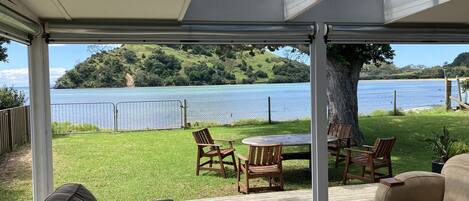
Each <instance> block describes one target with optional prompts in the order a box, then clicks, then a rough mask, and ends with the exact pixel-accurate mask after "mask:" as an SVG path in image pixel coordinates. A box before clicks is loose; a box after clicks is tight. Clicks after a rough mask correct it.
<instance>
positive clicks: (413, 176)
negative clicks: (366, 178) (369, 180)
mask: <svg viewBox="0 0 469 201" xmlns="http://www.w3.org/2000/svg"><path fill="white" fill-rule="evenodd" d="M444 191H445V178H444V177H443V176H442V175H440V174H436V173H431V172H421V171H415V172H406V173H402V174H399V175H397V176H396V177H394V178H389V179H382V180H381V181H380V184H379V186H378V190H377V191H376V195H375V200H376V201H399V200H413V201H442V200H443V196H444Z"/></svg>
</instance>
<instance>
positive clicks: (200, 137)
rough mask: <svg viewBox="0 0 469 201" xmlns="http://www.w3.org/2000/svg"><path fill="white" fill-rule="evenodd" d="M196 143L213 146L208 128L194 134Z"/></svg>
mask: <svg viewBox="0 0 469 201" xmlns="http://www.w3.org/2000/svg"><path fill="white" fill-rule="evenodd" d="M192 135H193V136H194V139H195V142H196V143H197V144H213V143H214V142H213V138H212V136H211V135H210V132H209V131H208V128H204V129H202V130H198V131H194V132H192Z"/></svg>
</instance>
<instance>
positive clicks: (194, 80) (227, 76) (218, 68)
mask: <svg viewBox="0 0 469 201" xmlns="http://www.w3.org/2000/svg"><path fill="white" fill-rule="evenodd" d="M184 73H185V74H186V75H187V77H188V78H189V84H190V85H220V84H226V83H232V82H233V81H235V80H236V77H235V75H234V74H232V73H229V72H226V71H225V67H224V66H223V64H221V63H217V64H215V65H214V66H213V67H209V66H207V64H205V63H199V64H196V65H194V66H191V67H189V68H186V69H185V70H184Z"/></svg>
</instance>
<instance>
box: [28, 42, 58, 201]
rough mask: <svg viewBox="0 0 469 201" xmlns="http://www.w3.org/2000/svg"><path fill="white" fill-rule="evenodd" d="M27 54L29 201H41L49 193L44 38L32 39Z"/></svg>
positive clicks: (48, 123)
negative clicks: (30, 177) (31, 164)
mask: <svg viewBox="0 0 469 201" xmlns="http://www.w3.org/2000/svg"><path fill="white" fill-rule="evenodd" d="M28 52H29V97H30V105H31V118H30V121H31V151H32V158H33V166H32V169H33V200H34V201H42V200H44V199H45V198H46V196H47V195H48V194H49V193H51V192H52V190H53V178H52V132H51V115H50V84H49V54H48V45H47V43H46V41H45V39H44V38H42V37H36V38H33V39H32V41H31V45H30V46H29V47H28Z"/></svg>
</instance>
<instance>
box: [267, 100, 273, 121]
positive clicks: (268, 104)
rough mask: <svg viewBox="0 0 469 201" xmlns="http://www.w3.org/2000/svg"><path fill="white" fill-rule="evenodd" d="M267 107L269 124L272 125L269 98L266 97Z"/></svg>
mask: <svg viewBox="0 0 469 201" xmlns="http://www.w3.org/2000/svg"><path fill="white" fill-rule="evenodd" d="M267 107H268V112H269V124H271V123H272V108H271V104H270V96H269V97H267Z"/></svg>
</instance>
